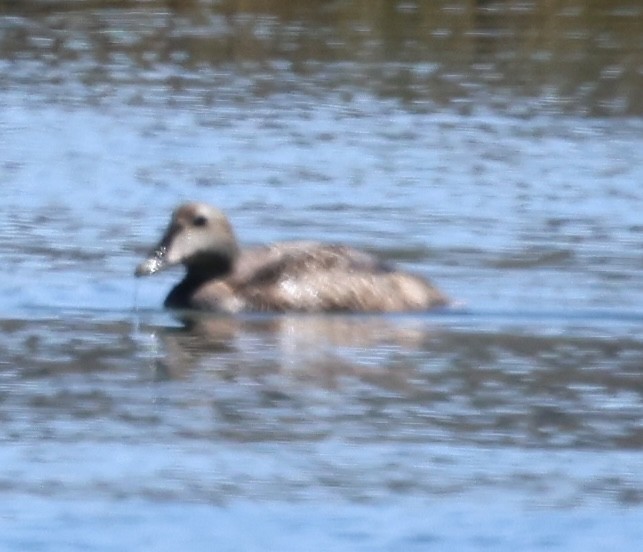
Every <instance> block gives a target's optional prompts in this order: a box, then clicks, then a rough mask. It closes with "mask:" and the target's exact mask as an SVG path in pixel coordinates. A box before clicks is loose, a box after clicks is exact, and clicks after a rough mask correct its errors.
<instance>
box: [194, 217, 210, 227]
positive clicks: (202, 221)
mask: <svg viewBox="0 0 643 552" xmlns="http://www.w3.org/2000/svg"><path fill="white" fill-rule="evenodd" d="M207 223H208V219H207V218H206V217H204V216H203V215H197V216H196V217H194V218H193V219H192V224H193V225H194V226H205V225H206V224H207Z"/></svg>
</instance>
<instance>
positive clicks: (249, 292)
mask: <svg viewBox="0 0 643 552" xmlns="http://www.w3.org/2000/svg"><path fill="white" fill-rule="evenodd" d="M181 264H182V265H183V266H184V267H185V269H186V272H185V276H184V278H183V279H182V280H181V281H180V282H179V283H178V284H177V285H176V286H174V288H173V289H172V290H171V291H170V292H169V294H168V296H167V298H166V299H165V303H164V305H165V307H167V308H170V309H190V310H200V311H212V312H220V313H230V314H234V313H242V312H312V313H315V312H317V313H321V312H363V313H368V312H388V313H391V312H404V311H425V310H429V309H434V308H438V307H445V306H447V305H449V303H450V301H449V299H448V298H447V296H446V295H444V294H443V293H442V292H441V291H440V290H438V289H437V288H436V287H435V286H434V285H433V284H432V283H431V282H430V281H429V280H427V279H425V278H423V277H422V276H419V275H416V274H412V273H410V272H405V271H402V270H400V269H399V268H397V267H396V266H395V265H393V264H391V263H389V262H385V261H383V260H381V259H379V258H378V257H376V256H374V255H372V254H370V253H367V252H365V251H361V250H359V249H356V248H353V247H350V246H346V245H337V244H328V243H323V242H315V241H286V242H278V243H273V244H270V245H263V246H258V247H251V248H244V249H241V248H240V247H239V244H238V242H237V239H236V236H235V233H234V230H233V228H232V225H231V224H230V222H229V220H228V218H227V216H226V215H225V214H224V212H223V211H221V210H220V209H218V208H216V207H214V206H212V205H209V204H206V203H201V202H190V203H185V204H182V205H180V206H179V207H177V208H176V209H175V210H174V211H173V213H172V216H171V220H170V223H169V225H168V226H167V229H166V230H165V232H164V234H163V236H162V238H161V240H160V241H159V242H158V245H157V246H156V247H155V248H154V249H152V251H151V252H150V253H149V255H148V256H147V257H146V258H145V259H144V260H143V261H142V262H141V263H140V264H138V266H137V267H136V269H135V276H136V277H142V276H149V275H152V274H156V273H158V272H160V271H161V270H164V269H166V268H169V267H172V266H175V265H181Z"/></svg>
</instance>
